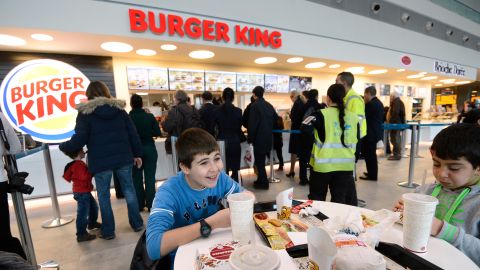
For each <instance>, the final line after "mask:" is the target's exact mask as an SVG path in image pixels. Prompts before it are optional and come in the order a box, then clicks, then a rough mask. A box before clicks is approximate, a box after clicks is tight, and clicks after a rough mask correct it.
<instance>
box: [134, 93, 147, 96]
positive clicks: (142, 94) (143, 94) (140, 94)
mask: <svg viewBox="0 0 480 270" xmlns="http://www.w3.org/2000/svg"><path fill="white" fill-rule="evenodd" d="M135 94H137V95H139V96H148V93H142V92H140V93H135Z"/></svg>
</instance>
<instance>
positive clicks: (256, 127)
mask: <svg viewBox="0 0 480 270" xmlns="http://www.w3.org/2000/svg"><path fill="white" fill-rule="evenodd" d="M264 92H265V89H264V88H263V87H261V86H255V88H253V96H254V98H255V102H254V103H252V106H251V107H250V115H249V119H248V142H249V143H252V144H253V155H254V157H255V166H257V171H258V178H257V180H256V181H255V182H254V183H253V184H254V185H253V186H254V188H257V189H268V187H269V183H268V179H267V172H266V170H265V158H266V156H267V154H268V153H269V152H270V150H271V149H272V130H273V124H274V123H275V121H277V117H278V116H277V113H276V112H275V110H274V109H273V106H272V104H270V103H268V102H267V101H266V100H265V99H264V98H263V94H264Z"/></svg>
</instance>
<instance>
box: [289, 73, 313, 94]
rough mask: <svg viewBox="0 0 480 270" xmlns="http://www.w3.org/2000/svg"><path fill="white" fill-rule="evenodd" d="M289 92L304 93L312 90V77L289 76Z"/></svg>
mask: <svg viewBox="0 0 480 270" xmlns="http://www.w3.org/2000/svg"><path fill="white" fill-rule="evenodd" d="M289 88H290V91H293V90H296V91H300V92H301V91H305V90H310V89H312V77H303V76H290V83H289Z"/></svg>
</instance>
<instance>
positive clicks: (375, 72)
mask: <svg viewBox="0 0 480 270" xmlns="http://www.w3.org/2000/svg"><path fill="white" fill-rule="evenodd" d="M387 72H388V70H387V69H377V70H372V71H370V72H368V74H383V73H387Z"/></svg>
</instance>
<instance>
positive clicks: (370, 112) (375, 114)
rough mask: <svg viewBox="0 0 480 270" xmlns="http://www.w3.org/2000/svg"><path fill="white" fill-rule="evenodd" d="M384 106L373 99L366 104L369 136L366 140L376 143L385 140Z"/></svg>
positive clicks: (376, 99)
mask: <svg viewBox="0 0 480 270" xmlns="http://www.w3.org/2000/svg"><path fill="white" fill-rule="evenodd" d="M383 114H384V112H383V104H382V102H381V101H380V100H379V99H378V98H377V97H373V98H372V99H371V100H370V101H369V102H368V103H366V104H365V117H366V119H367V135H366V136H365V140H366V141H368V142H372V143H376V142H378V141H379V140H381V139H382V138H383V126H382V124H383Z"/></svg>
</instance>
